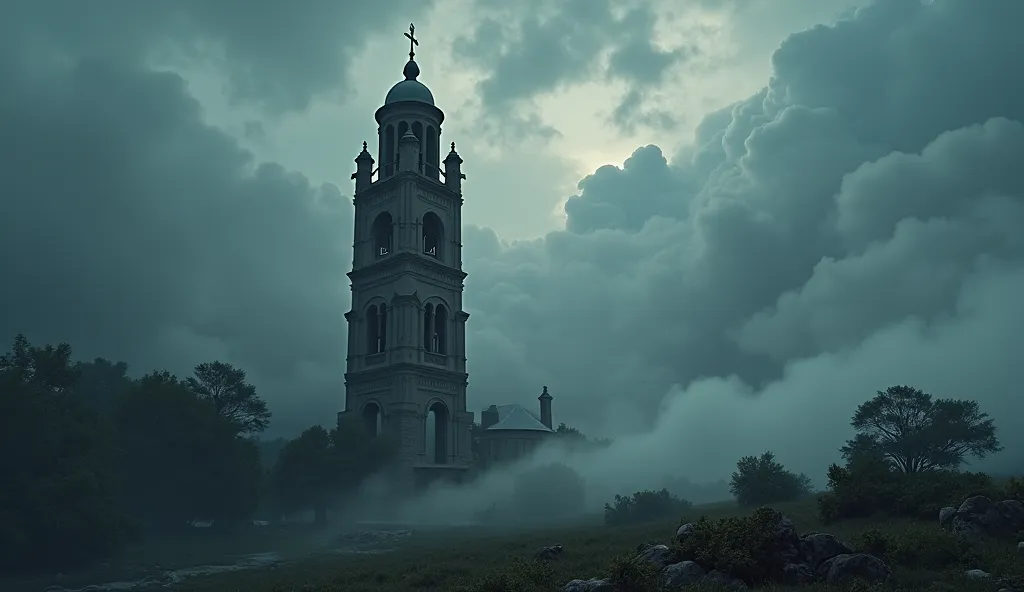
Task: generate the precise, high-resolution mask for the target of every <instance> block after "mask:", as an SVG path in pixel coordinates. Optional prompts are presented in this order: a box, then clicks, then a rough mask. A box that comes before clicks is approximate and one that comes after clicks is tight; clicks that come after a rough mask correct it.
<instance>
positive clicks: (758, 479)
mask: <svg viewBox="0 0 1024 592" xmlns="http://www.w3.org/2000/svg"><path fill="white" fill-rule="evenodd" d="M729 491H731V492H732V494H733V495H734V496H735V497H736V501H737V502H739V504H740V505H741V506H760V505H764V504H772V503H776V502H785V501H789V500H793V499H796V498H798V497H800V496H802V495H806V494H808V493H810V492H811V480H810V479H808V478H807V476H806V475H803V474H800V475H797V474H795V473H792V472H791V471H788V470H786V467H784V466H782V463H779V462H778V461H776V460H775V455H774V454H773V453H772V452H771V451H768V452H765V453H764V454H762V455H761V456H760V457H757V456H744V457H743V458H741V459H740V460H739V462H737V463H736V472H734V473H733V474H732V480H731V482H730V484H729Z"/></svg>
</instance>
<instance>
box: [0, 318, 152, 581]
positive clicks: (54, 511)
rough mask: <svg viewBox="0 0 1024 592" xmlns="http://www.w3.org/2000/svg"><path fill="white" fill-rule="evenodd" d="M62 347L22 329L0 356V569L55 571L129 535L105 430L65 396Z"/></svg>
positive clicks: (69, 382) (111, 548) (105, 551)
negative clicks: (38, 343) (32, 339)
mask: <svg viewBox="0 0 1024 592" xmlns="http://www.w3.org/2000/svg"><path fill="white" fill-rule="evenodd" d="M76 377H77V373H76V371H75V368H74V367H73V365H72V363H71V347H70V346H69V345H67V344H66V343H62V344H60V345H58V346H56V347H54V346H46V347H42V348H37V347H33V346H32V345H31V344H29V342H28V340H27V339H25V337H24V336H23V335H19V336H18V337H17V338H15V341H14V347H13V350H12V351H11V352H10V353H9V354H5V355H3V356H0V450H2V451H3V453H2V454H0V481H2V482H3V486H0V569H4V570H7V569H10V570H31V569H53V570H62V569H65V568H67V567H72V566H75V565H77V564H81V563H84V562H87V561H90V560H94V559H98V558H102V557H104V556H108V555H110V554H112V553H113V552H115V551H116V550H117V549H118V548H119V547H120V546H121V545H123V544H124V543H125V542H127V541H128V540H129V539H130V537H131V536H132V534H133V532H132V528H131V524H130V522H129V521H128V520H127V518H126V516H125V515H124V514H122V513H121V512H120V510H119V509H118V507H117V506H116V504H115V502H114V486H115V478H114V473H113V470H112V462H111V453H112V445H111V441H110V439H109V438H108V437H107V433H108V431H107V430H106V429H105V427H106V426H104V424H103V423H102V421H101V418H100V417H99V416H98V415H97V414H96V412H95V410H93V409H91V408H90V407H89V406H87V405H85V404H83V402H82V400H81V399H80V398H78V397H75V396H72V395H71V391H72V389H73V388H74V386H75V380H76Z"/></svg>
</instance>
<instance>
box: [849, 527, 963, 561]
mask: <svg viewBox="0 0 1024 592" xmlns="http://www.w3.org/2000/svg"><path fill="white" fill-rule="evenodd" d="M854 547H856V549H857V550H858V551H860V552H863V553H870V554H872V555H874V556H876V557H879V558H881V559H883V560H885V561H886V562H887V563H890V564H891V565H898V566H901V567H906V568H910V569H932V570H941V569H945V568H947V567H949V566H952V565H958V566H968V565H973V564H974V563H975V562H976V561H977V559H978V557H977V555H976V553H975V552H974V551H973V550H972V548H971V544H970V542H968V541H965V540H964V539H962V538H959V537H957V536H954V535H952V534H949V533H947V532H945V531H943V530H940V529H939V528H938V527H936V526H928V527H914V528H908V529H906V530H905V531H903V532H900V533H893V534H886V533H882V532H880V531H878V530H875V529H872V530H868V531H866V532H864V533H862V534H861V536H860V538H859V539H858V540H856V541H855V544H854Z"/></svg>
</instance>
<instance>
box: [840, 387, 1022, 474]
mask: <svg viewBox="0 0 1024 592" xmlns="http://www.w3.org/2000/svg"><path fill="white" fill-rule="evenodd" d="M850 424H851V425H852V426H853V428H854V429H855V430H856V431H857V437H856V438H855V439H854V440H851V441H850V442H848V443H847V446H846V447H845V449H848V450H849V451H851V453H852V452H855V451H857V450H860V451H864V450H867V449H869V447H870V443H871V442H873V443H874V445H875V446H877V450H880V451H881V454H882V455H883V456H884V457H885V458H886V459H887V460H888V461H889V462H891V463H892V464H894V465H895V466H896V467H897V468H898V469H899V470H901V471H903V472H904V473H919V472H922V471H930V470H934V469H943V468H947V469H955V468H957V467H959V466H960V465H961V464H963V463H964V461H965V459H966V457H968V456H976V457H978V458H984V457H985V456H986V455H988V454H990V453H993V452H998V451H999V450H1002V447H1001V446H1000V445H999V440H998V439H997V438H996V435H995V425H994V423H993V420H992V419H991V418H990V417H989V416H988V414H986V413H982V412H981V411H980V410H979V408H978V402H977V401H964V400H953V399H935V400H933V399H932V396H931V395H930V394H928V393H925V392H922V391H920V390H918V389H916V388H913V387H909V386H892V387H889V388H888V389H886V390H885V391H878V393H877V394H876V395H875V397H874V398H872V399H871V400H870V401H866V402H865V403H862V404H861V405H860V406H859V407H857V411H856V413H854V415H853V420H852V421H851V422H850Z"/></svg>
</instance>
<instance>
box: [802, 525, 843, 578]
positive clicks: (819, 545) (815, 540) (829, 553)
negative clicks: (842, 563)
mask: <svg viewBox="0 0 1024 592" xmlns="http://www.w3.org/2000/svg"><path fill="white" fill-rule="evenodd" d="M851 553H853V549H852V548H851V547H850V545H847V544H846V543H844V542H843V541H841V540H839V539H838V538H837V537H835V536H833V535H830V534H826V533H813V534H805V535H804V536H802V537H800V556H801V557H802V558H803V561H802V563H806V564H807V565H809V566H810V567H811V570H812V571H813V570H814V569H815V568H817V567H818V566H819V565H821V564H822V563H824V562H825V561H827V560H829V559H832V558H833V557H835V556H836V555H849V554H851Z"/></svg>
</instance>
